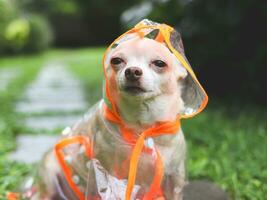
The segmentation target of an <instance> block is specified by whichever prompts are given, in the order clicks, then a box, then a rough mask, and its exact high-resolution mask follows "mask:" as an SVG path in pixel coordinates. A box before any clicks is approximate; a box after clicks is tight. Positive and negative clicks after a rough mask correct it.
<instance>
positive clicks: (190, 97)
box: [169, 30, 208, 117]
mask: <svg viewBox="0 0 267 200" xmlns="http://www.w3.org/2000/svg"><path fill="white" fill-rule="evenodd" d="M169 41H170V44H171V46H172V47H173V48H174V49H175V50H176V51H177V52H179V54H180V55H181V56H182V57H183V59H184V61H185V62H186V63H187V68H185V67H184V66H183V65H182V64H181V62H180V61H179V60H178V58H177V57H176V59H177V61H178V62H179V64H178V65H177V66H178V68H177V69H178V71H179V73H180V74H182V75H183V76H182V85H183V87H182V94H181V95H182V100H183V102H184V110H183V112H182V115H183V117H190V116H193V115H195V114H197V113H198V112H200V111H201V110H202V109H203V108H204V107H205V105H206V103H207V101H208V97H207V94H206V92H205V91H204V89H203V88H202V86H201V85H200V83H199V82H198V80H197V78H196V76H195V74H194V72H193V70H192V67H191V66H190V63H189V61H188V60H187V58H186V56H185V52H184V45H183V42H182V38H181V34H180V33H179V32H178V31H176V30H172V31H171V33H170V38H169ZM180 80H181V79H180Z"/></svg>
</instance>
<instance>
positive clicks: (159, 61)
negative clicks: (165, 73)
mask: <svg viewBox="0 0 267 200" xmlns="http://www.w3.org/2000/svg"><path fill="white" fill-rule="evenodd" d="M152 63H153V64H154V65H156V66H157V67H160V68H162V67H166V66H167V64H166V63H165V62H163V61H162V60H154V61H153V62H152Z"/></svg>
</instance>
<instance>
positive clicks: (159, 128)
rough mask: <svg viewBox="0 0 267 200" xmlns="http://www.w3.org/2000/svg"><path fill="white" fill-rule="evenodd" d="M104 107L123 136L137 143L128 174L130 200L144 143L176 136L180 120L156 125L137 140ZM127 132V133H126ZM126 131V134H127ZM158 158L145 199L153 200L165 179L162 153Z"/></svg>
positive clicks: (118, 119) (114, 115) (127, 198)
mask: <svg viewBox="0 0 267 200" xmlns="http://www.w3.org/2000/svg"><path fill="white" fill-rule="evenodd" d="M103 106H104V116H105V117H106V118H107V119H108V120H110V121H112V122H115V123H117V124H118V125H119V126H120V130H121V131H122V136H123V137H125V136H126V138H127V141H131V142H132V141H135V146H134V149H133V151H132V155H131V159H130V168H129V174H128V184H127V188H126V194H125V199H126V200H130V199H131V194H132V190H133V187H134V184H135V179H136V173H137V167H138V162H139V157H140V154H141V152H142V150H143V147H144V142H145V139H146V138H147V137H154V136H160V135H163V134H175V133H177V131H178V130H179V128H180V118H179V117H177V119H176V120H175V121H173V122H161V123H158V124H156V125H155V126H153V127H151V128H149V129H147V130H145V131H144V132H143V133H142V134H141V135H140V136H139V138H138V139H137V140H136V139H135V138H133V137H134V134H133V133H131V131H130V130H129V129H126V128H125V125H124V123H123V121H122V120H121V119H120V118H119V117H118V116H119V115H118V114H114V113H113V112H112V111H111V110H110V109H109V108H108V106H107V105H105V104H104V105H103ZM126 130H127V131H126ZM125 131H126V132H125ZM156 153H157V158H156V172H155V176H154V179H153V182H152V184H151V187H150V190H149V192H148V193H147V194H146V195H145V197H144V199H147V200H148V199H152V198H153V196H155V195H156V193H157V192H158V191H159V190H160V185H161V181H162V178H163V173H164V166H163V162H162V160H161V156H160V153H159V152H158V150H156Z"/></svg>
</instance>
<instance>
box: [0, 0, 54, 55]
mask: <svg viewBox="0 0 267 200" xmlns="http://www.w3.org/2000/svg"><path fill="white" fill-rule="evenodd" d="M0 13H1V15H0V54H3V53H20V52H39V51H42V50H45V49H47V48H48V47H49V46H50V45H51V41H52V30H51V27H50V25H49V23H48V21H47V19H46V18H44V17H42V16H41V15H37V14H29V13H28V12H27V11H26V10H24V9H22V8H21V5H20V2H16V1H13V0H0Z"/></svg>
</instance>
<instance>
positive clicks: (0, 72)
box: [0, 68, 19, 92]
mask: <svg viewBox="0 0 267 200" xmlns="http://www.w3.org/2000/svg"><path fill="white" fill-rule="evenodd" d="M18 74H19V71H18V70H17V69H13V68H3V69H0V92H3V91H4V90H6V89H7V87H8V85H9V84H10V82H11V81H12V80H13V79H14V78H16V77H17V76H18Z"/></svg>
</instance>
